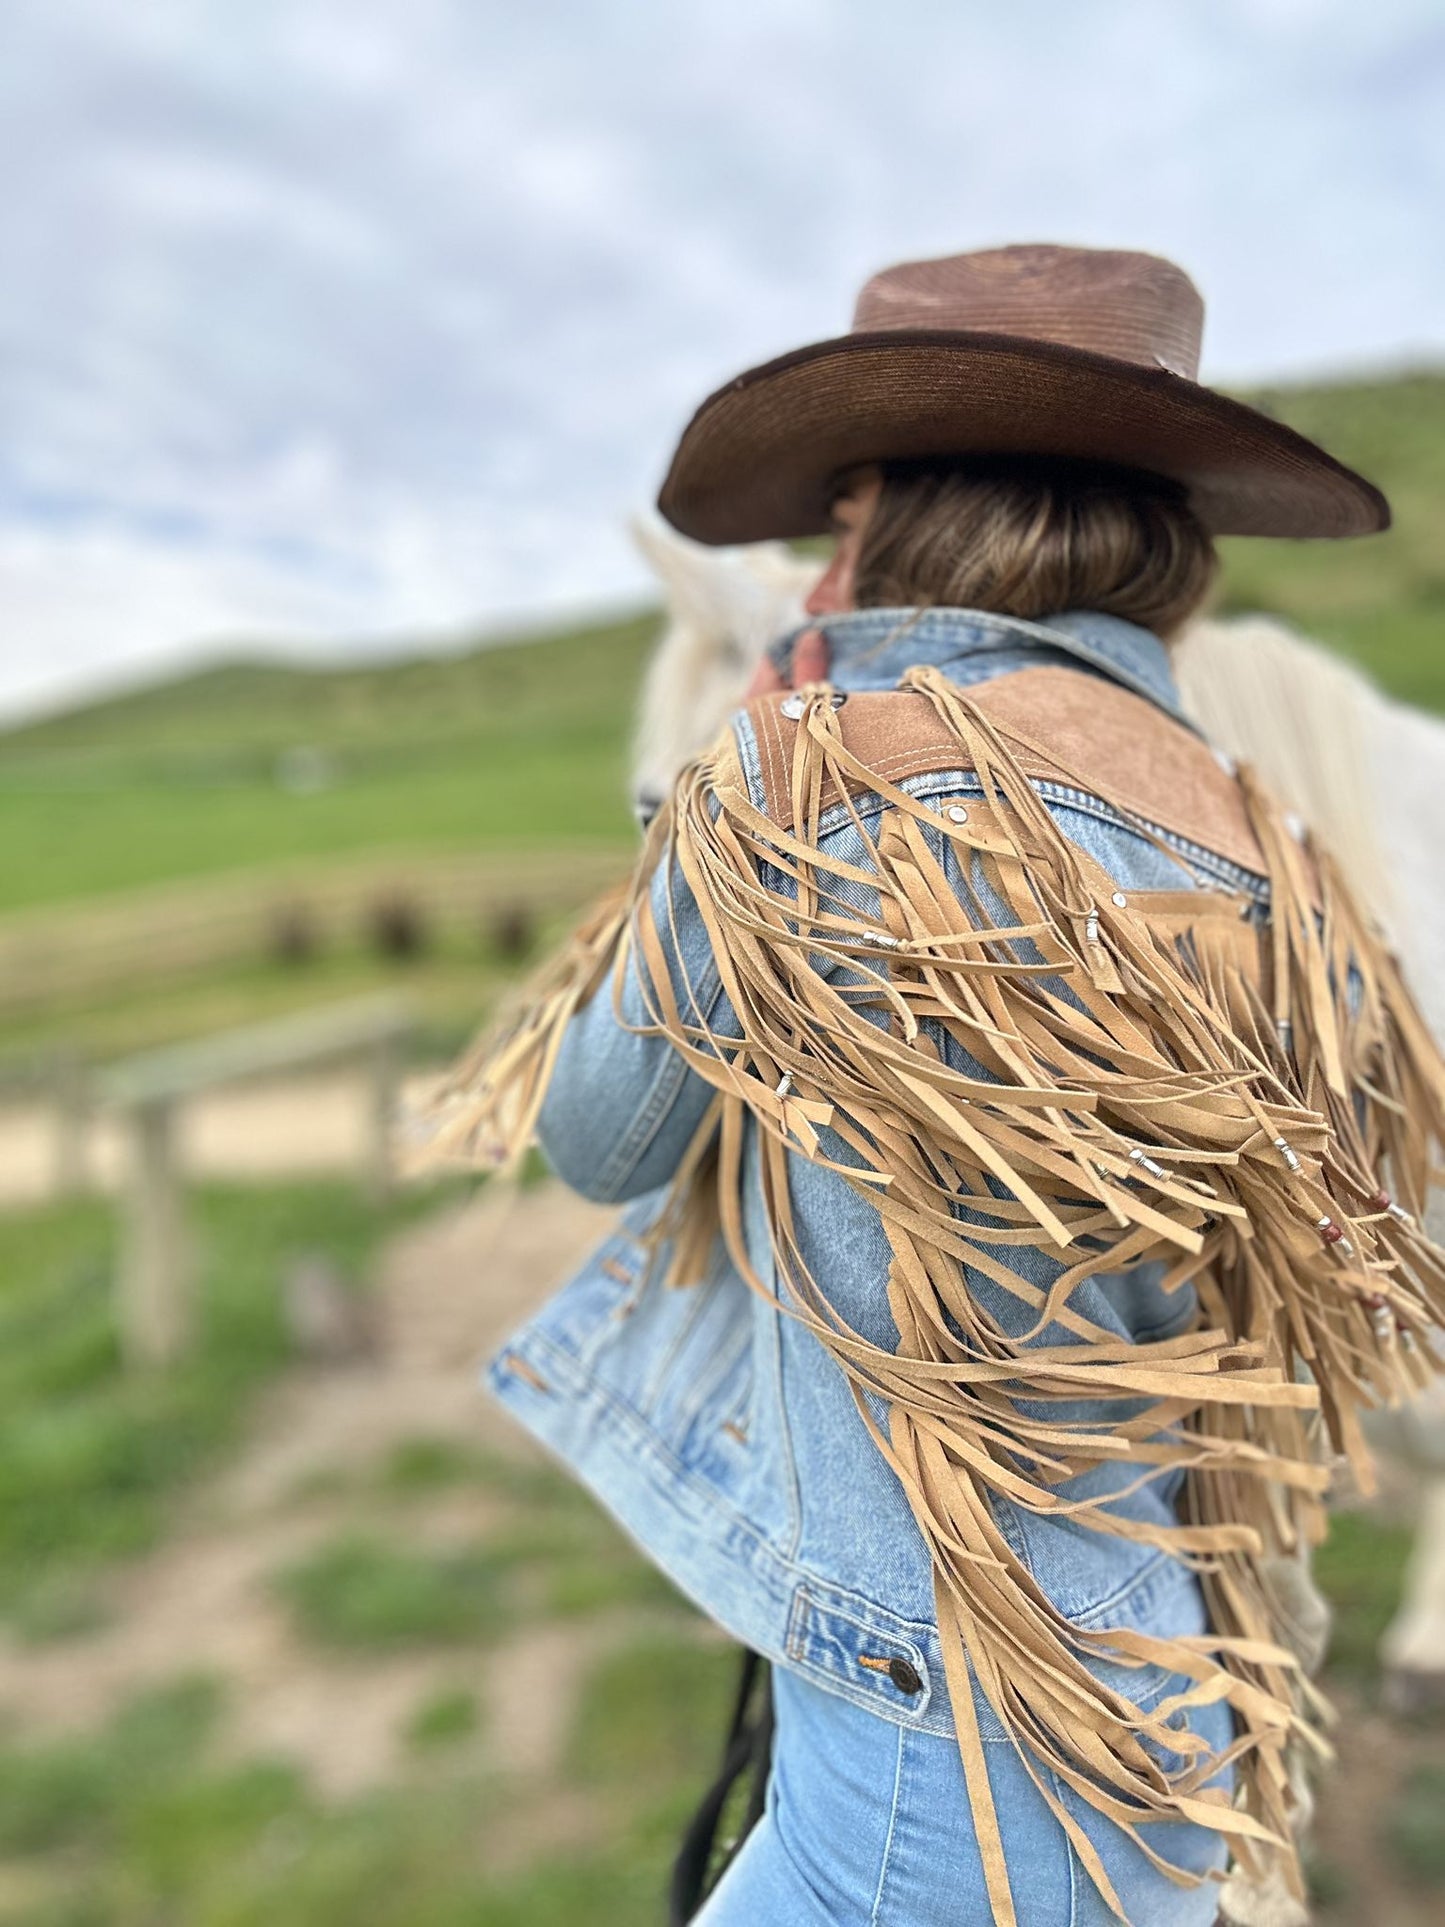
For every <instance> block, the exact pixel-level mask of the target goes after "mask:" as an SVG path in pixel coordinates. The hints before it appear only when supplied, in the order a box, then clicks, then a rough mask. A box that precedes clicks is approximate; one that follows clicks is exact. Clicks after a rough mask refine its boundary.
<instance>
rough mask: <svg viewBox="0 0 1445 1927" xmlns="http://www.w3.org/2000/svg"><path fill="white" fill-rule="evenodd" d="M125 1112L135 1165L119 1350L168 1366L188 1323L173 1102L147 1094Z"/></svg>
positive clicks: (136, 1361)
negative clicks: (149, 1096)
mask: <svg viewBox="0 0 1445 1927" xmlns="http://www.w3.org/2000/svg"><path fill="white" fill-rule="evenodd" d="M128 1115H129V1123H130V1131H129V1134H128V1135H129V1138H130V1144H129V1150H130V1155H131V1158H132V1160H133V1168H132V1171H131V1175H130V1183H129V1184H128V1185H127V1186H126V1192H125V1212H124V1233H123V1236H124V1243H123V1247H122V1251H121V1266H120V1305H119V1310H120V1338H121V1349H122V1352H123V1354H124V1357H125V1359H126V1362H127V1363H128V1364H133V1365H139V1366H154V1365H166V1364H169V1363H170V1361H171V1360H172V1359H173V1358H175V1357H176V1356H177V1354H178V1353H179V1352H180V1350H181V1348H182V1346H183V1345H184V1344H185V1342H186V1339H187V1337H188V1336H189V1332H188V1326H189V1323H190V1308H189V1306H188V1305H187V1303H186V1298H187V1291H186V1270H187V1264H186V1259H187V1252H186V1227H185V1223H184V1220H183V1215H182V1202H181V1184H180V1174H179V1172H178V1171H177V1169H176V1132H175V1120H176V1106H175V1103H174V1101H173V1100H172V1099H171V1098H169V1097H162V1098H152V1099H145V1100H142V1101H140V1102H138V1103H136V1104H133V1105H131V1106H130V1107H129V1112H128Z"/></svg>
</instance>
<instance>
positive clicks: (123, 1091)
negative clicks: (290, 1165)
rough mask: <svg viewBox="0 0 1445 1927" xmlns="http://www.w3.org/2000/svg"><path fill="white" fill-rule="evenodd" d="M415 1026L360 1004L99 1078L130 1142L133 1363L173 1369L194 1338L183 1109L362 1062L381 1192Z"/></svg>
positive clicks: (389, 1170)
mask: <svg viewBox="0 0 1445 1927" xmlns="http://www.w3.org/2000/svg"><path fill="white" fill-rule="evenodd" d="M413 1022H414V1019H413V1015H412V1011H411V1008H410V1006H409V1005H408V1004H407V1003H406V1001H405V1000H404V999H401V998H397V997H364V998H357V999H354V1000H351V1001H348V1002H347V1003H344V1004H332V1005H325V1006H322V1007H321V1008H320V1009H318V1010H312V1011H304V1012H302V1013H301V1014H300V1015H298V1016H293V1017H283V1018H279V1019H277V1020H276V1021H275V1022H274V1023H269V1024H252V1025H248V1026H246V1027H245V1028H243V1029H239V1030H231V1031H223V1032H221V1033H220V1034H219V1035H217V1036H213V1037H205V1038H201V1039H200V1040H199V1041H197V1042H196V1043H193V1044H177V1045H172V1046H170V1047H168V1048H166V1049H163V1050H152V1051H143V1052H141V1053H140V1054H139V1055H137V1056H135V1057H130V1058H126V1059H124V1060H122V1062H120V1063H119V1064H115V1065H112V1066H111V1068H110V1069H109V1070H108V1071H106V1072H104V1073H102V1074H101V1075H100V1076H99V1077H98V1078H97V1080H96V1086H95V1091H96V1097H97V1100H98V1101H99V1102H100V1103H101V1104H102V1105H104V1106H106V1107H108V1108H112V1109H114V1110H116V1111H118V1112H119V1113H120V1114H121V1115H122V1117H123V1119H124V1121H125V1124H126V1127H127V1133H126V1134H127V1137H128V1138H129V1141H130V1165H129V1170H128V1173H127V1178H126V1186H125V1194H124V1206H123V1209H124V1235H123V1239H122V1249H121V1262H120V1270H119V1274H118V1279H117V1286H118V1294H119V1296H118V1322H119V1326H120V1333H121V1344H122V1349H123V1351H124V1354H125V1357H126V1360H127V1362H128V1363H131V1364H135V1365H142V1366H148V1365H164V1364H166V1363H167V1362H169V1360H171V1359H172V1358H174V1357H175V1356H176V1355H177V1353H178V1352H180V1351H181V1350H182V1349H183V1348H184V1346H185V1345H186V1344H187V1342H188V1340H189V1338H190V1336H191V1323H192V1320H191V1296H192V1289H191V1287H192V1266H193V1259H192V1253H191V1250H190V1240H189V1237H188V1235H187V1228H186V1223H185V1209H184V1174H183V1171H182V1168H181V1162H180V1157H179V1154H178V1149H177V1129H176V1126H177V1121H178V1118H179V1114H180V1109H181V1106H182V1105H183V1104H184V1103H185V1102H186V1101H187V1099H189V1098H192V1097H195V1096H198V1095H199V1094H200V1093H201V1092H202V1091H208V1090H214V1089H215V1088H216V1087H217V1086H218V1085H223V1084H233V1083H236V1082H239V1081H241V1080H243V1079H247V1078H252V1077H266V1076H269V1075H272V1074H274V1073H275V1072H277V1071H281V1070H302V1069H310V1068H312V1067H314V1066H317V1065H320V1064H328V1063H336V1062H344V1061H347V1060H354V1061H358V1062H363V1063H365V1064H366V1065H367V1066H368V1069H369V1073H370V1080H371V1132H370V1150H369V1154H368V1171H367V1176H368V1178H369V1181H370V1183H371V1186H372V1188H373V1190H374V1191H377V1192H383V1191H385V1190H386V1189H387V1188H389V1186H390V1184H391V1182H392V1179H393V1134H394V1126H395V1121H396V1111H397V1098H398V1093H399V1089H400V1083H401V1060H402V1052H403V1046H404V1044H405V1041H406V1039H407V1037H408V1035H409V1034H410V1032H411V1030H412V1028H413Z"/></svg>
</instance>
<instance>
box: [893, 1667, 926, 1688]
mask: <svg viewBox="0 0 1445 1927" xmlns="http://www.w3.org/2000/svg"><path fill="white" fill-rule="evenodd" d="M888 1677H889V1679H891V1680H892V1682H893V1684H894V1685H895V1686H896V1687H897V1688H898V1690H899V1692H900V1693H919V1692H922V1690H923V1681H922V1680H921V1679H920V1678H919V1677H918V1668H917V1667H916V1666H910V1665H909V1663H908V1661H907V1660H906V1659H890V1660H889V1662H888Z"/></svg>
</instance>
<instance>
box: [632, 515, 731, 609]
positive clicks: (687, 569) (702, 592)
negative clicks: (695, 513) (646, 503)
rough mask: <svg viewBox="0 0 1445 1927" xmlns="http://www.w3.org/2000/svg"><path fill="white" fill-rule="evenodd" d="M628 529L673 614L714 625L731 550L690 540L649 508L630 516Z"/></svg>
mask: <svg viewBox="0 0 1445 1927" xmlns="http://www.w3.org/2000/svg"><path fill="white" fill-rule="evenodd" d="M629 528H630V530H631V534H632V539H633V541H634V542H635V543H636V544H637V546H638V548H639V549H640V550H641V551H642V554H643V556H644V558H645V559H646V560H647V561H648V562H649V563H650V564H651V566H652V570H653V573H654V574H655V575H656V577H657V579H658V581H659V582H660V583H661V584H662V586H663V589H664V590H665V592H666V595H667V601H668V606H669V608H670V609H671V611H672V613H673V614H674V615H676V616H683V617H686V618H688V619H690V620H691V621H693V622H697V623H701V624H702V625H703V626H704V627H706V628H708V629H712V628H714V627H716V626H717V623H718V620H719V616H720V614H721V613H722V612H723V610H724V609H725V608H726V605H727V602H728V595H727V588H726V585H727V582H728V579H729V577H730V576H732V574H733V572H734V570H735V568H736V563H735V561H734V560H733V555H732V552H731V551H722V552H720V551H719V550H717V549H710V548H707V547H705V546H704V545H703V544H702V543H701V542H693V541H690V540H689V539H688V537H687V536H685V535H679V534H678V532H677V530H676V529H674V528H673V527H671V525H670V524H669V523H667V522H664V521H663V519H662V517H661V516H660V515H658V514H656V513H655V512H653V511H652V510H647V511H645V512H643V513H639V514H637V515H634V516H632V517H631V518H630V520H629Z"/></svg>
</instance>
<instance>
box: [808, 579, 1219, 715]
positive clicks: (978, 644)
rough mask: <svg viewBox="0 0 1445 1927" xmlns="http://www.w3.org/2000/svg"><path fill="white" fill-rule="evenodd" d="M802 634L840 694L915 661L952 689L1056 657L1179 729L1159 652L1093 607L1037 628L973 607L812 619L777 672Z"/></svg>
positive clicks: (1154, 641)
mask: <svg viewBox="0 0 1445 1927" xmlns="http://www.w3.org/2000/svg"><path fill="white" fill-rule="evenodd" d="M804 629H822V630H823V632H824V633H825V635H826V636H827V638H828V641H829V644H830V645H831V666H830V670H829V676H830V680H832V681H835V682H836V683H837V684H838V686H839V687H840V688H846V689H891V688H892V687H893V685H894V684H895V683H896V682H897V681H898V679H899V677H900V676H901V675H902V674H903V672H904V670H905V669H908V668H910V667H912V665H913V664H915V663H930V664H932V665H933V666H934V667H935V668H937V669H941V670H943V671H944V673H945V674H947V675H951V676H954V677H955V678H956V680H958V681H959V682H964V683H972V682H981V681H984V680H986V679H987V678H988V677H989V676H991V675H999V674H1003V673H1004V672H1005V671H1006V670H1011V669H1020V668H1026V667H1029V666H1030V665H1031V664H1032V663H1034V662H1035V661H1037V663H1038V664H1039V665H1040V666H1042V665H1044V664H1046V663H1048V662H1050V661H1054V662H1057V660H1058V658H1059V657H1060V656H1062V657H1065V658H1072V659H1073V660H1074V661H1075V662H1079V663H1082V664H1084V665H1085V666H1086V667H1088V668H1090V669H1092V670H1094V671H1096V672H1097V673H1099V674H1102V675H1105V676H1109V677H1111V678H1112V679H1113V680H1114V681H1115V682H1118V683H1122V684H1123V685H1124V687H1125V688H1126V689H1132V690H1134V691H1135V692H1136V694H1138V695H1141V696H1147V697H1148V698H1149V700H1150V701H1151V702H1155V703H1158V705H1159V706H1160V708H1161V709H1164V710H1167V711H1168V713H1169V714H1170V715H1171V716H1173V717H1175V718H1176V720H1177V721H1179V722H1182V723H1186V724H1188V723H1189V719H1188V717H1187V716H1186V715H1185V714H1184V710H1183V705H1182V703H1181V701H1180V696H1179V691H1178V688H1177V686H1176V684H1175V681H1174V675H1173V672H1172V670H1171V669H1170V666H1169V652H1168V650H1167V649H1166V648H1165V646H1164V644H1163V643H1162V642H1161V641H1160V640H1159V638H1158V636H1156V635H1154V634H1153V633H1152V632H1151V631H1150V630H1148V629H1142V628H1140V627H1139V625H1138V624H1137V623H1133V622H1125V621H1124V620H1123V619H1122V618H1121V617H1119V616H1110V615H1102V614H1100V613H1099V612H1098V611H1096V610H1089V609H1072V610H1069V611H1067V612H1066V613H1064V614H1062V615H1057V616H1050V617H1049V618H1048V620H1047V621H1046V622H1027V621H1025V620H1024V619H1023V618H1022V617H1019V616H1005V615H995V614H993V613H991V612H990V611H987V610H982V609H952V608H926V609H853V610H849V611H847V612H846V613H845V614H842V615H830V616H822V617H815V618H814V619H813V620H812V621H811V622H808V623H803V624H800V625H799V626H798V627H797V628H796V629H793V630H791V631H790V632H789V633H788V634H787V635H786V636H784V637H783V638H782V639H781V640H780V641H779V642H778V643H777V644H775V645H774V648H773V649H772V650H771V651H770V654H771V655H772V656H773V659H774V661H775V662H776V663H777V664H778V666H779V667H780V668H785V667H786V665H787V662H788V660H789V657H790V656H791V653H792V648H793V644H794V643H795V642H796V640H797V638H798V637H799V636H800V635H801V634H802V633H803V631H804ZM1189 726H1190V727H1191V728H1192V727H1193V725H1192V724H1189Z"/></svg>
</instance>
